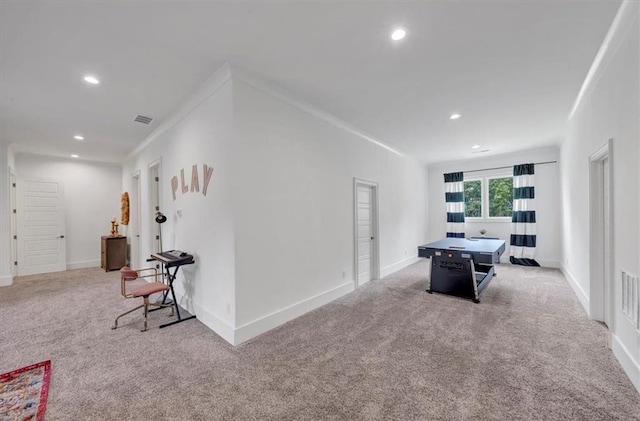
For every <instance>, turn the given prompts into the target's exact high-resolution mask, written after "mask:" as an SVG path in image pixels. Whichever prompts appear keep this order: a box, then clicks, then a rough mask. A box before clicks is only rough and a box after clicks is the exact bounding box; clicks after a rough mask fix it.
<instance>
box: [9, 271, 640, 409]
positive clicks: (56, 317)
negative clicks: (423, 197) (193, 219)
mask: <svg viewBox="0 0 640 421" xmlns="http://www.w3.org/2000/svg"><path fill="white" fill-rule="evenodd" d="M426 264H427V262H426V261H425V260H422V261H420V262H418V263H416V264H413V265H411V266H409V267H407V268H405V269H403V270H401V271H399V272H397V273H395V274H393V275H391V276H388V277H387V278H385V279H383V280H380V281H372V282H369V283H368V284H366V285H364V286H363V287H361V288H359V289H358V290H357V291H355V292H353V293H351V294H348V295H346V296H344V297H342V298H340V299H338V300H335V301H333V302H332V303H330V304H328V305H326V306H323V307H321V308H318V309H316V310H314V311H312V312H310V313H308V314H306V315H304V316H302V317H299V318H297V319H295V320H292V321H290V322H288V323H286V324H284V325H282V326H280V327H278V328H276V329H273V330H271V331H269V332H267V333H265V334H263V335H261V336H258V337H257V338H254V339H252V340H250V341H248V342H246V343H244V344H242V345H239V346H237V347H232V346H231V345H229V344H228V343H226V342H225V341H224V340H222V339H221V338H220V337H218V336H217V335H216V334H215V333H214V332H213V331H211V330H210V329H208V328H207V327H206V326H204V325H203V324H201V323H200V322H199V321H198V320H189V321H186V322H184V323H181V324H178V325H175V326H171V327H168V328H166V329H157V326H158V325H160V324H162V323H164V322H166V321H167V320H168V315H167V313H169V312H168V311H167V310H162V311H159V312H155V313H152V315H151V316H150V322H149V327H150V330H149V331H148V332H144V333H141V332H140V331H139V329H140V327H141V320H142V316H141V315H140V314H137V313H136V314H133V315H130V316H128V317H125V318H123V319H121V324H120V326H121V327H119V328H118V329H117V330H111V329H110V327H111V325H112V323H113V319H114V318H115V316H116V315H118V314H120V313H122V312H124V311H126V310H127V309H129V308H132V307H133V306H135V305H136V304H137V303H135V302H134V300H124V299H123V298H122V297H121V296H120V295H119V278H118V276H119V275H118V272H110V273H105V272H103V271H101V270H100V269H98V268H92V269H79V270H71V271H66V272H60V273H53V274H46V275H37V276H29V277H21V278H17V279H16V280H15V281H14V284H13V285H12V286H9V287H3V288H0V320H2V329H0V372H5V371H9V370H12V369H14V368H16V367H21V366H25V365H29V364H33V363H34V362H38V361H42V360H48V359H50V360H51V362H52V376H51V383H50V389H49V400H48V406H47V420H48V421H52V420H143V419H144V420H146V419H156V420H565V421H566V420H640V395H639V394H638V392H637V391H636V390H635V389H634V387H633V385H632V384H631V382H630V381H629V379H628V378H627V377H626V375H625V374H624V372H623V371H622V369H621V368H620V366H619V364H618V362H617V361H616V359H615V358H614V357H613V355H612V353H611V351H610V350H609V349H608V348H607V335H606V329H605V328H604V327H603V326H602V325H600V324H599V323H597V322H594V321H592V320H589V319H588V318H587V316H586V314H585V312H584V310H583V309H582V307H581V305H580V303H579V302H578V300H577V298H576V297H575V295H574V293H573V292H572V290H571V288H570V286H569V285H568V284H567V282H566V280H565V279H564V278H563V276H562V274H561V273H560V272H559V271H557V270H554V269H545V268H523V267H515V266H511V265H509V264H503V265H499V266H498V268H497V272H498V275H497V277H495V278H494V279H493V281H492V282H491V285H489V287H488V288H487V290H485V292H484V293H483V294H482V295H481V303H480V304H474V303H472V302H471V301H467V300H462V299H458V298H455V297H449V296H444V295H439V294H427V293H426V292H424V288H425V273H426V269H427V266H426ZM163 312H166V313H165V314H163Z"/></svg>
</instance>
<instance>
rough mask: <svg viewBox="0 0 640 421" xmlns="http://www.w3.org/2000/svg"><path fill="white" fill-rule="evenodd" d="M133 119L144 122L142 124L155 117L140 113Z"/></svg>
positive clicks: (149, 121)
mask: <svg viewBox="0 0 640 421" xmlns="http://www.w3.org/2000/svg"><path fill="white" fill-rule="evenodd" d="M133 121H137V122H138V123H142V124H149V123H151V122H152V121H153V119H152V118H151V117H145V116H143V115H140V114H138V115H137V116H136V117H135V118H134V119H133Z"/></svg>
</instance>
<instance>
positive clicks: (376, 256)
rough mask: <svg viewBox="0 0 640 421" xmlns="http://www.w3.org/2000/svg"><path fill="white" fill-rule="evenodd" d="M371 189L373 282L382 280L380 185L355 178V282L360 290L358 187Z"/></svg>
mask: <svg viewBox="0 0 640 421" xmlns="http://www.w3.org/2000/svg"><path fill="white" fill-rule="evenodd" d="M359 186H366V187H371V192H372V197H371V207H372V210H371V217H372V218H371V219H372V221H371V222H372V223H371V225H372V227H371V236H372V237H373V238H374V239H373V241H372V242H371V266H372V269H371V280H372V281H373V280H375V279H380V240H379V235H378V233H379V232H380V231H379V229H378V196H379V191H378V183H376V182H375V181H368V180H363V179H360V178H356V177H354V178H353V263H354V264H353V282H354V285H355V287H356V288H358V286H359V285H358V187H359Z"/></svg>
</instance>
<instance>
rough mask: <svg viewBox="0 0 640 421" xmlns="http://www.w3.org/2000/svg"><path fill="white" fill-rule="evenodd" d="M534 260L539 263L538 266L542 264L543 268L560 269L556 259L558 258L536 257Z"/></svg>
mask: <svg viewBox="0 0 640 421" xmlns="http://www.w3.org/2000/svg"><path fill="white" fill-rule="evenodd" d="M536 262H538V263H540V266H542V267H544V268H554V269H561V266H560V261H558V260H546V259H538V258H537V257H536Z"/></svg>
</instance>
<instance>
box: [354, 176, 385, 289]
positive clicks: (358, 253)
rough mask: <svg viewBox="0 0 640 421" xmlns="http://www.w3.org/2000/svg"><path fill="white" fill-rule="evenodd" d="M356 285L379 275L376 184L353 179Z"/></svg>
mask: <svg viewBox="0 0 640 421" xmlns="http://www.w3.org/2000/svg"><path fill="white" fill-rule="evenodd" d="M354 244H355V259H354V260H355V265H354V266H355V270H354V272H355V281H356V287H359V286H361V285H364V284H365V283H367V282H369V281H370V280H372V279H378V278H379V277H380V265H379V263H378V244H379V243H378V184H377V183H373V182H370V181H364V180H358V179H354Z"/></svg>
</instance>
